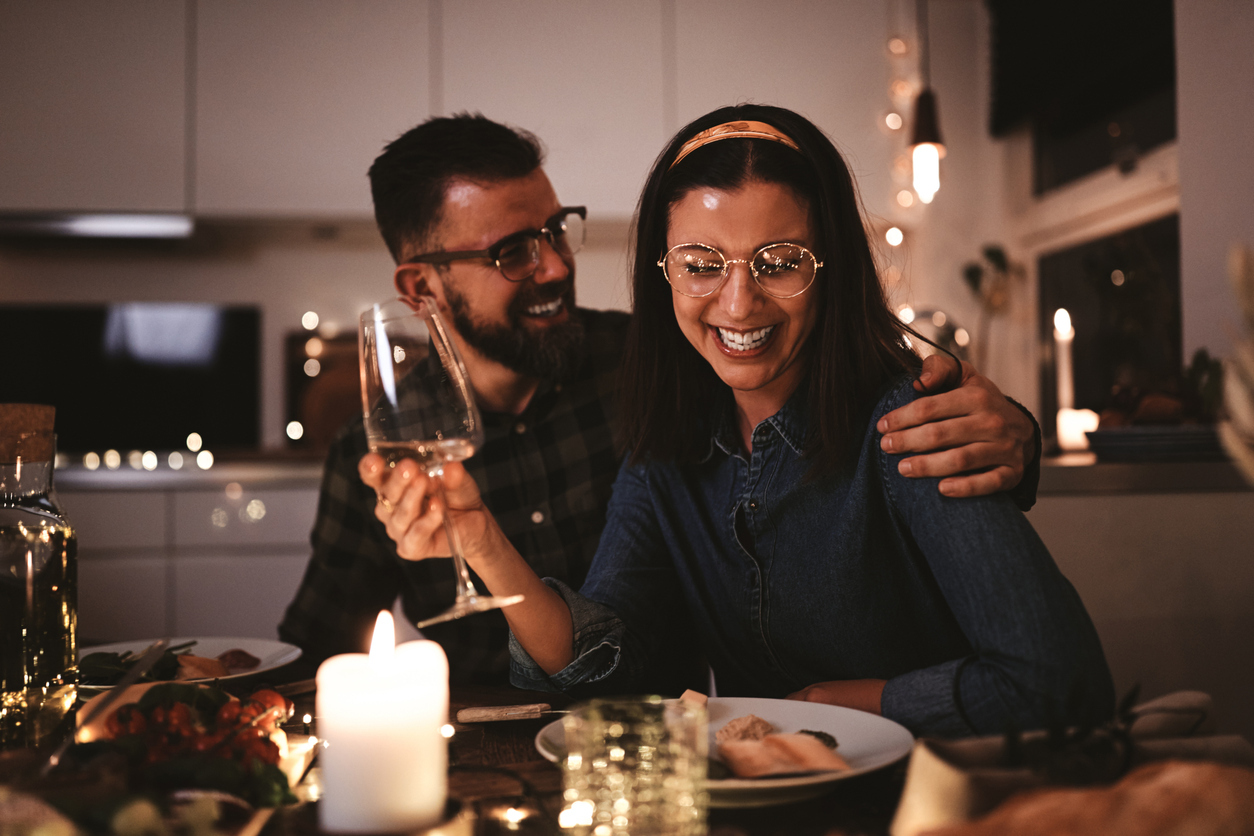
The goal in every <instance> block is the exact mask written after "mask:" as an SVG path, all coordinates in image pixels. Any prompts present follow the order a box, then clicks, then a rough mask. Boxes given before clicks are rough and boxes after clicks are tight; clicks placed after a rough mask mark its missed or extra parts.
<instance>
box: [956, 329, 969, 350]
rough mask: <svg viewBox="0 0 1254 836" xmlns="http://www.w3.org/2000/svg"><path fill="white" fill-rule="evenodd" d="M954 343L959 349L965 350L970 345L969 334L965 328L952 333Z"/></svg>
mask: <svg viewBox="0 0 1254 836" xmlns="http://www.w3.org/2000/svg"><path fill="white" fill-rule="evenodd" d="M954 342H956V343H957V344H958V347H959V348H966V347H967V346H968V345H970V344H971V334H970V333H968V332H967V329H966V328H959V329H957V330H955V331H954Z"/></svg>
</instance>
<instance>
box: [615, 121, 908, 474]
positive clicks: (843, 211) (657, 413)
mask: <svg viewBox="0 0 1254 836" xmlns="http://www.w3.org/2000/svg"><path fill="white" fill-rule="evenodd" d="M740 120H746V121H757V122H765V123H767V124H769V125H772V126H774V127H775V128H776V129H778V130H779V131H781V132H783V133H784V134H786V135H787V136H789V137H790V138H791V139H792V140H793V141H794V142H796V143H797V145H798V147H799V148H800V153H798V152H797V151H796V150H793V149H791V148H788V147H787V146H785V145H782V144H780V143H777V142H770V141H765V140H760V139H723V140H719V141H717V142H713V143H710V144H709V145H705V146H702V147H701V148H699V149H697V150H696V151H693V152H692V153H691V154H689V155H688V156H687V157H685V158H684V159H683V160H682V161H681V162H680V163H679V164H678V165H677V166H675V168H674V169H672V168H671V162H672V161H673V160H674V159H675V157H676V155H677V154H678V152H679V149H680V147H681V146H682V145H683V144H684V143H685V142H687V141H688V140H689V139H690V138H691V137H692V136H693V135H695V134H697V133H699V132H701V131H703V130H705V129H707V128H711V127H713V126H715V125H721V124H723V123H724V122H733V121H740ZM749 182H767V183H778V184H780V185H783V186H786V187H788V188H790V189H792V190H793V192H795V193H796V194H797V196H798V197H800V198H802V199H804V200H805V201H807V202H808V203H809V205H810V213H811V218H812V223H813V224H814V228H815V234H816V235H815V244H816V252H815V255H816V256H817V257H818V258H819V260H820V261H823V262H824V264H823V267H821V268H819V275H818V278H817V279H816V280H815V283H814V285H813V286H812V287H811V289H810V290H809V291H807V292H808V293H811V294H813V295H814V299H813V301H812V304H816V305H818V306H819V316H818V320H817V322H816V324H815V328H814V331H813V332H812V334H811V336H810V348H809V351H808V356H807V357H806V358H805V360H804V362H806V363H807V365H808V370H807V374H806V378H805V379H806V381H807V382H806V383H805V384H803V385H805V386H807V387H808V390H809V391H808V394H807V399H808V404H807V406H808V409H809V419H808V423H809V427H810V437H809V439H808V440H807V443H806V455H807V457H808V458H809V459H810V460H811V463H812V464H811V468H810V471H811V474H812V475H821V474H826V473H831V472H832V471H834V470H835V469H836V468H837V467H839V466H840V465H841V464H842V462H843V461H844V460H845V459H846V458H847V456H848V455H849V453H850V443H851V442H852V441H853V440H855V439H859V438H861V436H862V433H863V431H864V430H865V424H866V421H867V419H868V418H869V415H870V413H869V410H870V409H871V407H872V406H873V403H872V399H873V398H874V397H875V396H876V395H877V394H878V393H879V391H880V390H881V389H882V388H883V386H884V384H885V383H886V382H887V381H888V380H889V379H890V378H891V377H893V376H895V375H897V374H900V373H901V372H903V371H905V370H907V369H911V370H913V369H917V368H918V367H919V362H920V361H919V358H918V356H917V355H916V354H915V353H914V352H913V351H911V350H910V348H909V347H908V345H907V343H906V340H905V333H906V332H907V330H908V329H907V328H906V326H905V325H904V324H903V323H902V322H901V321H900V320H899V319H898V318H897V317H896V316H894V315H893V313H892V312H891V311H890V310H889V309H888V302H887V300H886V299H885V297H884V291H883V287H882V286H881V284H880V280H879V276H878V275H877V273H876V269H875V261H874V258H873V257H872V255H871V247H870V244H869V242H868V240H867V234H866V228H865V226H864V224H863V220H862V213H861V212H860V210H859V202H858V195H857V190H856V188H855V186H854V182H853V178H852V176H851V175H850V174H849V169H848V167H847V166H846V165H845V161H844V159H843V158H842V157H841V155H840V152H839V151H837V150H836V148H835V146H833V145H832V142H831V140H829V139H828V138H827V136H826V135H825V134H824V133H823V132H822V131H821V130H819V129H818V128H817V127H815V125H813V124H812V123H811V122H810V121H809V120H807V119H806V118H804V117H802V116H800V115H798V114H796V113H793V112H792V111H790V110H785V109H783V108H779V107H770V106H768V105H737V106H735V107H725V108H720V109H719V110H716V111H714V112H712V113H709V114H706V115H705V116H702V117H701V118H700V119H697V120H696V121H694V122H692V123H691V124H689V125H688V126H687V127H685V128H683V129H682V130H681V131H680V132H679V133H678V134H676V135H675V138H674V139H672V140H671V142H670V144H669V145H668V146H667V147H666V149H665V150H664V151H663V152H662V154H661V156H659V157H658V159H657V161H656V162H655V163H654V165H653V170H652V172H651V173H650V174H649V179H648V182H647V183H646V184H645V188H644V192H643V193H642V194H641V196H640V205H639V207H638V210H637V213H636V224H635V249H634V254H633V258H634V270H633V274H632V317H631V325H630V327H629V330H628V336H627V346H626V351H625V355H624V359H623V388H622V392H621V394H620V397H621V398H622V400H621V401H620V404H621V406H620V412H621V415H622V419H623V423H622V427H623V440H624V441H625V443H626V446H627V449H629V450H631V451H632V460H633V462H641V461H644V460H646V459H652V460H659V461H675V462H681V463H683V462H692V461H696V460H699V459H700V458H702V457H703V456H704V455H705V454H706V453H707V452H708V450H709V439H710V430H711V424H710V419H711V415H712V414H713V411H714V410H715V409H717V408H718V405H720V404H727V403H729V390H728V388H727V386H726V384H724V383H723V382H722V381H721V380H720V379H719V378H718V375H716V374H715V373H714V370H713V369H712V368H711V366H710V364H709V363H708V362H706V360H705V359H704V358H703V357H702V356H701V355H700V354H699V353H698V352H697V350H696V349H695V348H693V347H692V345H691V344H690V343H689V342H688V340H687V338H686V337H685V336H684V335H683V332H682V331H680V329H679V324H678V323H677V322H676V320H675V310H674V307H673V303H672V299H671V288H670V285H669V284H667V282H666V279H665V277H664V276H663V274H662V268H660V267H658V266H657V261H658V259H659V258H660V257H661V255H662V253H663V252H665V251H666V233H667V227H668V223H669V219H670V210H671V207H672V206H674V205H675V204H676V203H678V202H679V201H680V200H681V199H683V197H684V195H686V194H688V192H690V191H691V190H693V189H695V188H702V187H705V188H716V189H720V190H734V189H736V188H738V187H740V186H743V185H744V184H746V183H749Z"/></svg>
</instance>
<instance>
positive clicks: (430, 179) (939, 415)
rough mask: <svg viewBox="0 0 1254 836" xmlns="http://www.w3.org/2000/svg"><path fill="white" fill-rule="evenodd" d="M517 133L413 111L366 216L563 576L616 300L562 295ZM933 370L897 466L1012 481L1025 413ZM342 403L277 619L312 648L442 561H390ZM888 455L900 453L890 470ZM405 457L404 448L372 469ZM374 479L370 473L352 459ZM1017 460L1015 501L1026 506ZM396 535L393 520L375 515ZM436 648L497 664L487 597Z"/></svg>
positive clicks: (518, 522) (610, 361) (429, 597)
mask: <svg viewBox="0 0 1254 836" xmlns="http://www.w3.org/2000/svg"><path fill="white" fill-rule="evenodd" d="M542 162H543V155H542V152H541V150H540V146H539V143H538V141H537V140H536V138H535V137H534V136H532V135H530V134H528V133H526V132H523V131H516V130H514V129H511V128H508V127H505V126H503V125H499V124H497V123H495V122H492V121H490V120H488V119H485V118H483V117H482V116H469V115H461V116H454V117H452V118H436V119H431V120H428V121H427V122H424V123H423V124H421V125H419V126H418V127H416V128H414V129H412V130H410V131H409V132H407V133H405V134H404V135H402V136H401V137H400V138H399V139H397V140H396V141H394V142H392V143H391V144H390V145H388V146H387V148H386V149H385V150H384V152H383V154H381V155H380V156H379V158H378V159H376V160H375V162H374V165H373V166H371V169H370V180H371V189H372V194H373V197H374V204H375V218H376V220H377V222H378V225H379V230H380V232H381V233H382V235H383V238H384V240H385V241H386V243H387V245H388V249H389V250H390V251H391V253H392V256H393V258H394V259H395V260H396V263H397V265H398V266H397V268H396V273H395V276H394V280H395V284H396V287H397V289H398V290H399V291H400V293H401V294H402V295H404V296H410V295H414V294H420V293H421V294H430V295H432V296H434V297H435V298H436V300H437V304H438V305H439V307H440V309H441V312H442V313H444V314H445V316H446V317H447V318H448V320H449V321H450V322H451V324H452V327H453V330H454V336H455V339H456V340H457V342H458V347H459V349H460V350H461V353H462V357H463V359H464V361H465V364H466V369H467V372H468V373H469V375H470V378H471V382H472V384H473V386H474V390H475V397H476V400H477V401H478V404H479V408H480V411H481V412H482V416H483V423H484V431H485V441H484V444H483V446H482V447H481V448H480V449H479V451H478V452H477V454H476V455H475V456H474V457H473V458H471V459H469V460H467V461H466V463H465V464H466V468H467V470H468V472H469V473H470V474H471V476H472V477H473V478H474V479H475V481H476V483H477V484H478V486H479V489H480V492H481V494H482V497H483V500H484V502H485V504H486V505H487V507H488V508H489V510H491V512H492V513H493V515H494V516H495V517H496V519H497V521H498V522H499V523H500V526H501V528H502V530H503V531H504V532H505V533H506V535H507V536H508V538H509V540H510V542H511V543H512V544H513V545H514V546H515V547H516V548H517V549H518V550H519V552H520V553H522V554H523V555H524V556H525V557H526V559H527V561H528V563H530V564H531V566H532V567H533V568H534V569H535V570H536V572H537V573H538V574H539V575H540V576H541V577H546V576H551V577H557V578H560V579H562V580H564V581H565V582H566V583H568V584H569V585H571V586H572V587H574V588H576V589H577V588H578V587H579V586H580V584H581V583H582V582H583V579H584V576H585V574H586V572H587V569H588V566H589V565H590V563H591V560H592V555H593V553H594V552H595V550H596V545H597V541H598V539H599V537H600V533H601V529H602V527H603V526H604V523H605V509H606V506H607V504H608V502H609V496H610V487H611V485H612V483H613V481H614V477H615V475H616V473H617V470H618V465H619V462H620V458H621V457H620V454H619V452H618V451H617V450H616V449H615V446H614V428H615V418H616V412H615V406H614V392H615V374H616V371H617V365H618V359H619V354H620V352H621V350H622V346H623V342H624V336H625V332H626V324H627V315H626V314H623V313H617V312H598V311H590V310H584V309H579V308H576V306H575V290H574V277H575V262H574V258H573V255H574V251H575V250H577V249H578V247H579V246H580V245H581V244H582V240H583V239H582V231H581V230H582V221H581V215H580V213H579V210H577V209H572V208H571V207H563V206H562V204H561V203H560V202H559V201H558V199H557V196H556V194H555V193H554V191H553V187H552V185H550V183H549V180H548V177H547V176H546V175H545V173H544V171H543V169H542V168H541V164H542ZM945 372H948V373H949V374H950V375H952V376H953V377H955V378H956V377H959V376H961V377H962V385H961V386H960V387H959V388H958V389H955V390H953V391H950V392H946V393H944V394H942V395H937V396H934V397H930V398H926V399H922V400H919V401H917V402H915V403H914V404H912V405H910V406H907V407H905V408H903V409H901V410H898V412H896V413H893V414H891V415H890V416H887V417H886V419H885V421H884V422H883V423H882V425H881V427H880V429H881V431H882V432H884V433H886V434H885V436H884V441H883V444H884V446H885V449H886V450H891V451H892V452H894V453H902V452H913V451H919V450H929V449H931V450H941V451H942V452H938V453H933V454H931V455H926V456H916V457H912V458H908V459H905V460H903V462H902V467H903V468H909V473H908V474H907V475H910V476H938V475H939V476H950V474H961V475H957V476H950V478H948V479H946V480H944V481H942V482H941V490H942V492H944V493H946V494H948V495H951V496H965V495H973V494H977V493H992V492H995V491H999V490H1004V489H1007V488H1010V487H1012V486H1014V485H1016V484H1017V483H1019V482H1020V479H1021V478H1022V476H1023V473H1024V469H1025V460H1030V461H1032V463H1033V465H1034V464H1035V457H1036V455H1037V453H1038V450H1039V446H1040V445H1039V443H1037V442H1036V441H1035V439H1034V431H1035V426H1034V423H1033V422H1032V421H1031V419H1030V417H1028V416H1026V414H1025V413H1024V412H1022V411H1021V410H1020V409H1018V408H1017V407H1015V406H1014V405H1012V404H1010V403H1009V402H1007V401H1006V399H1005V398H1004V397H1003V396H1002V395H1001V393H1000V392H999V391H997V388H996V387H995V386H994V385H993V384H992V383H991V382H989V381H988V380H987V379H985V378H983V377H981V376H979V375H978V374H976V373H975V372H974V370H972V369H970V368H969V367H966V368H964V369H963V370H962V372H961V373H959V372H958V371H957V370H956V369H955V368H954V364H953V363H952V362H949V363H948V366H946V365H945V364H943V363H941V362H939V361H935V360H933V361H930V362H929V363H928V364H927V365H926V366H925V371H924V372H923V374H922V375H921V382H920V384H918V385H919V388H920V391H924V389H923V387H924V386H926V387H928V388H929V389H933V390H934V389H939V388H941V387H942V386H943V385H944V384H945V383H946V379H945V378H946V375H945ZM366 452H367V446H366V440H365V435H364V431H363V429H362V422H361V419H357V420H356V421H355V422H354V423H352V424H350V425H349V426H348V427H346V428H345V430H344V431H343V432H342V433H341V434H340V436H339V438H338V439H337V440H336V442H335V444H334V445H333V446H332V448H331V451H330V454H329V456H328V459H327V466H326V472H325V475H324V480H323V486H322V495H321V498H320V501H319V506H318V517H317V521H316V522H315V524H314V530H313V534H312V541H313V547H314V552H313V557H312V559H311V560H310V564H309V567H308V569H307V570H306V574H305V578H304V580H303V581H302V583H301V587H300V589H299V590H298V592H297V594H296V598H295V600H294V601H293V602H292V604H291V605H290V606H289V607H288V610H287V613H286V615H285V616H284V619H283V623H282V624H281V625H280V626H279V634H280V636H281V637H282V638H283V639H284V640H285V641H290V642H292V643H294V644H297V645H299V646H300V647H302V648H303V649H304V650H305V653H306V654H307V656H309V657H310V658H312V659H314V660H318V659H321V658H324V657H326V656H328V655H331V654H332V653H340V652H347V651H360V650H363V649H364V648H365V647H366V645H367V643H368V641H369V636H370V632H371V626H372V624H373V622H374V619H375V616H376V615H377V613H378V612H379V610H381V609H390V608H391V607H392V605H393V602H394V600H395V599H396V597H397V596H398V595H399V596H400V598H401V600H402V604H403V607H404V611H405V614H406V616H407V617H409V618H410V619H411V620H413V621H419V620H422V619H424V618H427V617H429V616H432V615H435V614H436V613H439V612H441V611H443V610H444V609H445V608H446V607H447V606H448V605H449V604H450V603H451V602H452V600H453V596H454V585H453V577H452V572H451V570H450V568H449V565H448V563H447V562H445V561H418V562H410V561H405V560H401V559H400V558H399V557H398V556H397V553H396V546H395V543H394V541H393V539H392V538H391V537H389V531H388V529H387V528H386V526H385V524H384V523H383V522H381V520H386V519H387V518H388V516H389V514H388V513H387V508H386V506H383V505H380V504H379V503H380V500H379V499H378V497H377V495H376V494H375V490H374V488H373V487H371V486H369V485H368V484H366V483H365V482H363V480H362V478H361V476H359V473H358V463H359V461H360V460H361V459H362V457H363V456H364V455H365V454H366ZM903 472H905V471H904V470H903ZM415 473H416V467H415V466H414V463H413V462H405V463H402V464H401V465H400V466H399V467H398V468H397V470H396V471H395V472H394V473H393V474H392V476H394V477H399V478H403V479H409V478H412V477H413V475H414V474H415ZM366 478H367V479H368V480H369V481H370V482H371V483H372V484H377V483H378V482H379V481H380V480H381V479H382V478H383V474H382V473H378V472H375V473H369V472H368V473H367V474H366ZM1035 481H1036V479H1035V476H1032V478H1030V479H1029V480H1027V484H1025V485H1024V488H1026V490H1025V491H1022V492H1023V493H1024V494H1025V497H1024V498H1022V499H1021V501H1020V504H1021V505H1022V504H1027V505H1029V506H1030V504H1031V499H1032V496H1033V495H1034V493H1035ZM392 534H393V535H394V536H403V532H392ZM425 634H426V636H427V637H428V638H431V639H433V640H435V641H438V642H440V643H441V644H442V645H443V646H444V648H445V651H446V652H447V654H448V657H449V667H450V673H451V676H452V679H453V680H454V681H488V682H504V681H506V678H507V671H508V661H509V653H508V648H507V637H508V630H507V628H506V626H505V619H504V617H503V616H502V615H501V613H500V612H489V613H484V614H479V615H474V616H471V617H468V618H464V619H461V620H459V621H453V622H448V623H444V624H439V625H435V626H433V627H430V628H428V629H427V630H426V631H425Z"/></svg>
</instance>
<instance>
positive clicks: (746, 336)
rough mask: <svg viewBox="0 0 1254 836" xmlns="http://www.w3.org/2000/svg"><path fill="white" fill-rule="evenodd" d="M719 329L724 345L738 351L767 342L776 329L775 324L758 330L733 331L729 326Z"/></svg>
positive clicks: (751, 348) (747, 349) (749, 349)
mask: <svg viewBox="0 0 1254 836" xmlns="http://www.w3.org/2000/svg"><path fill="white" fill-rule="evenodd" d="M717 330H718V336H719V339H721V340H722V341H723V345H725V346H727V347H728V348H732V349H735V350H736V351H752V350H753V349H755V348H759V347H761V346H762V345H764V344H765V343H766V341H767V339H768V338H769V337H770V336H771V332H772V331H774V330H775V326H774V325H769V326H767V327H766V328H759V329H757V330H756V331H731V330H729V329H727V328H719V329H717Z"/></svg>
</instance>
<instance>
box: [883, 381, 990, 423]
mask: <svg viewBox="0 0 1254 836" xmlns="http://www.w3.org/2000/svg"><path fill="white" fill-rule="evenodd" d="M996 398H997V399H998V400H1001V401H1004V400H1005V399H1004V398H1002V396H1001V394H1000V393H998V394H997V395H996ZM995 409H996V401H995V400H994V396H993V393H992V392H990V391H989V390H988V389H985V388H984V387H982V386H979V385H977V384H971V385H967V386H963V387H962V388H961V389H954V390H952V391H949V392H942V393H941V394H939V395H929V396H928V397H926V398H919V399H918V400H916V401H911V402H910V403H908V404H906V405H905V406H899V407H897V408H896V409H894V410H893V411H892V412H889V413H888V414H887V415H885V416H884V417H883V418H881V419H880V420H879V422H878V423H876V425H875V428H876V429H877V430H879V431H880V432H881V433H890V432H899V431H901V430H906V429H910V428H911V427H920V426H924V425H926V424H929V423H931V422H933V421H943V420H945V419H946V418H958V417H961V416H963V415H974V414H978V413H988V414H993V413H994V410H995Z"/></svg>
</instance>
